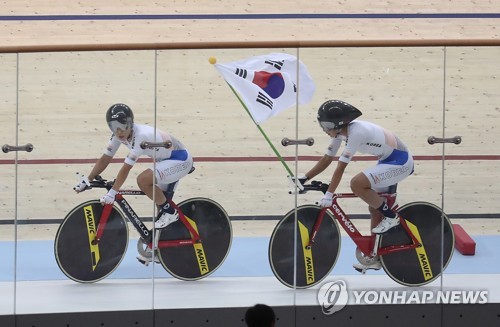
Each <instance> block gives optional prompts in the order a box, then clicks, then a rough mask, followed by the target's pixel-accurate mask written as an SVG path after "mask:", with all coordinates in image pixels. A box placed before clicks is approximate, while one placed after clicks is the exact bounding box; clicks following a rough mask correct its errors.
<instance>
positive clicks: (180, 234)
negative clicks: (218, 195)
mask: <svg viewBox="0 0 500 327" xmlns="http://www.w3.org/2000/svg"><path fill="white" fill-rule="evenodd" d="M178 206H179V208H180V209H181V211H182V212H183V214H184V216H185V217H186V219H187V221H188V223H189V224H191V226H192V227H193V228H194V229H195V230H196V231H197V232H198V234H199V235H200V238H201V242H199V243H195V244H193V245H178V246H170V247H162V248H159V253H160V262H161V263H162V265H163V267H164V268H165V269H166V270H167V271H168V272H169V273H170V274H171V275H172V276H174V277H176V278H178V279H182V280H197V279H201V278H205V277H207V276H209V275H210V274H212V273H213V272H214V271H216V270H217V269H218V268H219V267H220V266H221V265H222V263H223V262H224V260H225V259H226V257H227V255H228V253H229V249H230V248H231V242H232V236H233V231H232V227H231V222H230V220H229V217H228V215H227V213H226V211H225V210H224V209H223V208H222V206H220V205H219V204H218V203H217V202H215V201H213V200H210V199H207V198H193V199H188V200H186V201H183V202H181V203H179V205H178ZM190 239H191V234H190V232H189V230H188V229H187V228H186V226H184V224H183V223H182V221H181V220H180V219H179V220H178V221H176V222H175V223H172V224H170V225H169V226H167V227H166V228H165V229H162V230H161V232H160V241H169V240H170V241H172V240H190Z"/></svg>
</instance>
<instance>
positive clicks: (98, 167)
mask: <svg viewBox="0 0 500 327" xmlns="http://www.w3.org/2000/svg"><path fill="white" fill-rule="evenodd" d="M112 159H113V157H110V156H108V155H106V154H103V155H102V156H101V157H100V158H99V159H98V160H97V162H96V163H95V165H94V168H92V171H91V172H90V174H89V175H88V176H87V177H88V179H89V181H92V180H94V178H95V177H96V176H97V175H99V174H100V173H102V172H103V171H104V170H105V169H106V167H108V165H109V163H110V162H111V160H112Z"/></svg>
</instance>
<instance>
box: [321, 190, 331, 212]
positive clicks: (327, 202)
mask: <svg viewBox="0 0 500 327" xmlns="http://www.w3.org/2000/svg"><path fill="white" fill-rule="evenodd" d="M332 202H333V193H332V192H326V193H325V195H324V196H323V197H322V198H321V200H319V202H318V205H319V206H320V207H322V208H327V207H331V206H332Z"/></svg>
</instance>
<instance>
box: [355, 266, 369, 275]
mask: <svg viewBox="0 0 500 327" xmlns="http://www.w3.org/2000/svg"><path fill="white" fill-rule="evenodd" d="M353 268H354V270H356V271H357V272H359V273H361V274H363V275H365V274H366V271H367V270H368V269H359V268H355V267H353Z"/></svg>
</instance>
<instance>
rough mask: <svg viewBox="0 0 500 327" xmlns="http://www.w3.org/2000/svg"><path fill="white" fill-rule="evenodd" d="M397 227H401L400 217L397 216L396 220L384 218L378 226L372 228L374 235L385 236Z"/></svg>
mask: <svg viewBox="0 0 500 327" xmlns="http://www.w3.org/2000/svg"><path fill="white" fill-rule="evenodd" d="M397 225H399V216H396V217H395V218H389V217H384V218H382V221H381V222H380V223H379V224H378V225H377V226H375V227H374V228H372V233H374V234H383V233H385V232H387V231H388V230H390V229H391V228H394V227H396V226H397Z"/></svg>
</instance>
